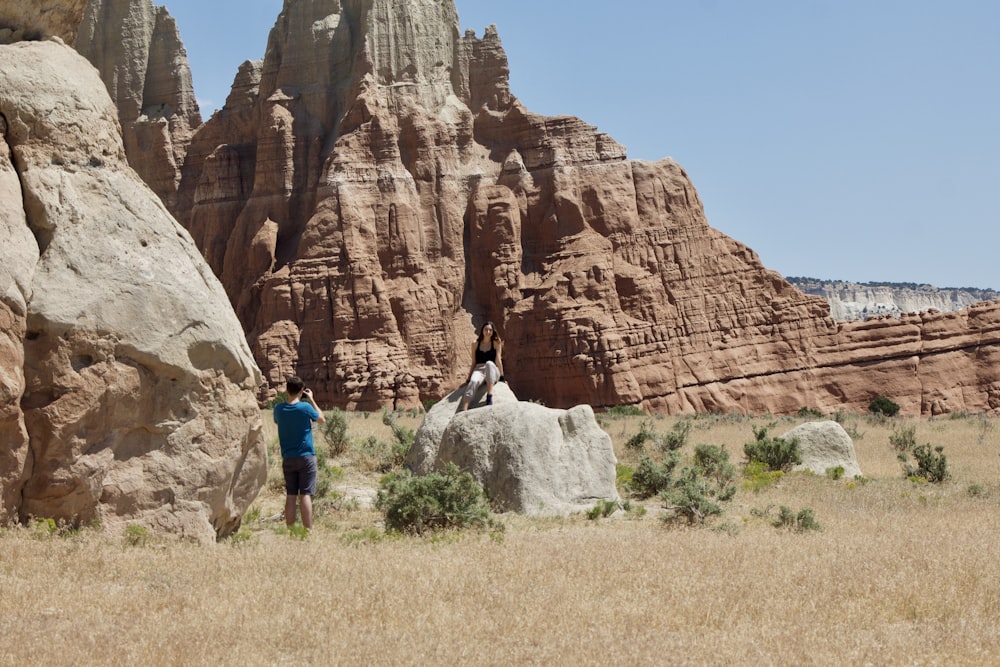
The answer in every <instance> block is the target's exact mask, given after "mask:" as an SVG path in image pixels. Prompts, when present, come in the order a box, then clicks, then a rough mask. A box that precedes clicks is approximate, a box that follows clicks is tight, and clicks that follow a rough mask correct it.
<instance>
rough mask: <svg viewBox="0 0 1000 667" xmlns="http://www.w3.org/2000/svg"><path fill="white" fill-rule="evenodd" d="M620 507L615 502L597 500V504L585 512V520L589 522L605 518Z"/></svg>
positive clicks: (603, 499) (604, 499)
mask: <svg viewBox="0 0 1000 667" xmlns="http://www.w3.org/2000/svg"><path fill="white" fill-rule="evenodd" d="M621 507H622V505H619V504H618V501H616V500H608V499H606V498H599V499H598V500H597V503H595V504H594V506H593V507H592V508H591V509H589V510H587V518H588V519H590V520H591V521H596V520H597V519H603V518H607V517H609V516H611V515H612V514H614V513H615V512H617V511H618V509H619V508H621Z"/></svg>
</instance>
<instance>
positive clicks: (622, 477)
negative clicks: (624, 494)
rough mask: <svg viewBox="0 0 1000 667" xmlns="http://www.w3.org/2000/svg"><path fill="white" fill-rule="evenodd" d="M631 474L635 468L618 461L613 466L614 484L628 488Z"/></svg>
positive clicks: (630, 482) (621, 487)
mask: <svg viewBox="0 0 1000 667" xmlns="http://www.w3.org/2000/svg"><path fill="white" fill-rule="evenodd" d="M633 475H635V468H632V467H631V466H627V465H625V464H624V463H619V464H618V465H616V466H615V486H616V487H617V488H619V489H622V490H625V489H628V488H630V487H631V486H632V476H633Z"/></svg>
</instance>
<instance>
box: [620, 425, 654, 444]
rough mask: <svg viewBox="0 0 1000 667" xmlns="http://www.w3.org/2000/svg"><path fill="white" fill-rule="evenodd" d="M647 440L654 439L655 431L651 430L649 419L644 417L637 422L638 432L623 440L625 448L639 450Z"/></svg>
mask: <svg viewBox="0 0 1000 667" xmlns="http://www.w3.org/2000/svg"><path fill="white" fill-rule="evenodd" d="M647 440H653V441H655V440H656V431H654V430H653V427H652V424H650V422H649V420H647V419H644V420H643V421H642V422H641V423H640V424H639V432H638V433H636V434H635V435H633V436H632V437H631V438H629V439H628V440H626V441H625V449H634V450H640V449H642V446H643V445H644V444H646V441H647Z"/></svg>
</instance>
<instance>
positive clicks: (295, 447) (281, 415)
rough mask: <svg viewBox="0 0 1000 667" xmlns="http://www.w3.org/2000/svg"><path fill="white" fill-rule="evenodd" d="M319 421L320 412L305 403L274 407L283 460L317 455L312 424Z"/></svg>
mask: <svg viewBox="0 0 1000 667" xmlns="http://www.w3.org/2000/svg"><path fill="white" fill-rule="evenodd" d="M317 419H319V412H317V411H316V408H314V407H313V406H311V405H310V404H309V403H306V402H305V401H297V402H295V403H278V404H277V405H275V406H274V423H275V424H277V425H278V442H280V443H281V458H284V459H296V458H299V457H300V456H315V455H316V449H315V448H314V447H313V432H312V423H313V422H314V421H316V420H317Z"/></svg>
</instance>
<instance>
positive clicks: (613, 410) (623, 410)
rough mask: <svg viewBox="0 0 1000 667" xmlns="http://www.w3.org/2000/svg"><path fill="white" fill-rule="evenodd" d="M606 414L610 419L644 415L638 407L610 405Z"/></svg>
mask: <svg viewBox="0 0 1000 667" xmlns="http://www.w3.org/2000/svg"><path fill="white" fill-rule="evenodd" d="M607 413H608V414H609V415H611V416H612V417H642V416H644V415H645V414H646V413H645V412H643V411H642V408H640V407H639V406H638V405H612V406H611V407H610V408H608V409H607Z"/></svg>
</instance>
